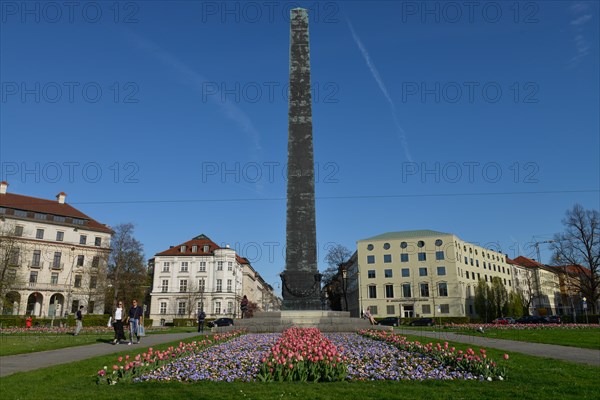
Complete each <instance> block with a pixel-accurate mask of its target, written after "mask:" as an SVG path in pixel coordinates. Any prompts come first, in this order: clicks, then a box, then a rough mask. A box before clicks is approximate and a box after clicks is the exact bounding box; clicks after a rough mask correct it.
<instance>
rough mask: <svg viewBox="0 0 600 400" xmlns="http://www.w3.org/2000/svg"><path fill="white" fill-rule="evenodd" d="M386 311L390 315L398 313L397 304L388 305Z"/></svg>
mask: <svg viewBox="0 0 600 400" xmlns="http://www.w3.org/2000/svg"><path fill="white" fill-rule="evenodd" d="M385 308H386V311H387V314H388V315H395V314H396V306H386V307H385Z"/></svg>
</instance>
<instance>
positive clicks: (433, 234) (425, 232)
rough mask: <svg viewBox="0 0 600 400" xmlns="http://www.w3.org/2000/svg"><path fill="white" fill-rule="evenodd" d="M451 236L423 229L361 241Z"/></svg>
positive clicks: (392, 233)
mask: <svg viewBox="0 0 600 400" xmlns="http://www.w3.org/2000/svg"><path fill="white" fill-rule="evenodd" d="M449 235H452V234H451V233H445V232H438V231H432V230H428V229H423V230H416V231H400V232H387V233H383V234H381V235H377V236H373V237H370V238H366V239H362V240H359V241H365V240H394V239H411V238H420V237H437V236H449Z"/></svg>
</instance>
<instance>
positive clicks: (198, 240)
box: [156, 234, 221, 256]
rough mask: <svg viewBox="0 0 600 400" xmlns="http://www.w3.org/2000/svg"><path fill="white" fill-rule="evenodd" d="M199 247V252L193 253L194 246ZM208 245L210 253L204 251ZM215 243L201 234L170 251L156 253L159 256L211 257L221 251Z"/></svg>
mask: <svg viewBox="0 0 600 400" xmlns="http://www.w3.org/2000/svg"><path fill="white" fill-rule="evenodd" d="M194 245H196V246H198V251H196V252H195V253H193V252H192V246H194ZM205 245H208V247H209V248H208V251H204V246H205ZM181 246H185V252H184V253H182V252H181ZM220 248H221V247H219V246H218V245H217V244H216V243H215V242H213V241H212V240H210V238H209V237H208V236H206V235H204V234H200V235H198V236H196V237H195V238H193V239H192V240H188V241H187V242H185V243H181V244H178V245H177V246H173V247H171V248H169V249H168V250H165V251H161V252H160V253H156V255H157V256H208V255H211V254H212V253H213V252H214V251H215V250H217V249H220Z"/></svg>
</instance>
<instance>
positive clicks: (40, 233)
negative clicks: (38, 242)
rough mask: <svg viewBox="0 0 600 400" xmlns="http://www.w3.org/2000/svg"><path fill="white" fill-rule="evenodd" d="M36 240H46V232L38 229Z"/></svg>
mask: <svg viewBox="0 0 600 400" xmlns="http://www.w3.org/2000/svg"><path fill="white" fill-rule="evenodd" d="M35 238H36V239H43V238H44V230H43V229H37V230H36V231H35Z"/></svg>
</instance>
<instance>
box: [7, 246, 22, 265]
mask: <svg viewBox="0 0 600 400" xmlns="http://www.w3.org/2000/svg"><path fill="white" fill-rule="evenodd" d="M20 255H21V253H20V251H19V249H15V248H12V249H10V256H9V263H10V265H14V266H18V265H19V264H20V260H19V258H20Z"/></svg>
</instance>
